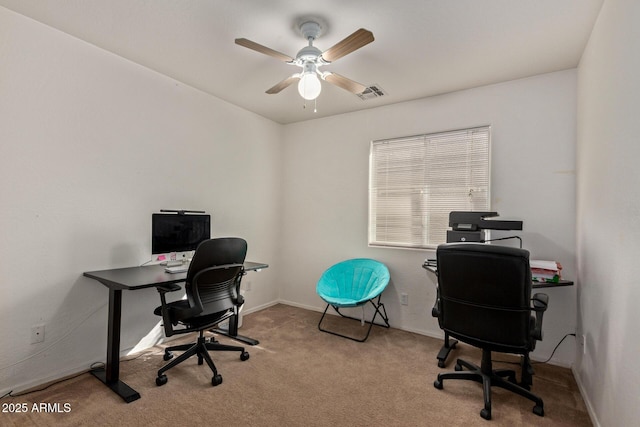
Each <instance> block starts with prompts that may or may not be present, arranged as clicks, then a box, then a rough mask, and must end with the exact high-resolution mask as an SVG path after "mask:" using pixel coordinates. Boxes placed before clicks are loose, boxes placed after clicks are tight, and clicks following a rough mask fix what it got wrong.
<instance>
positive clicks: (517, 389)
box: [433, 349, 544, 420]
mask: <svg viewBox="0 0 640 427" xmlns="http://www.w3.org/2000/svg"><path fill="white" fill-rule="evenodd" d="M463 368H466V369H468V370H467V371H464V370H463ZM525 369H526V367H525V365H524V363H523V373H522V375H523V382H525V381H526V380H525V379H524V378H526V376H525ZM455 370H456V371H457V372H445V373H441V374H438V379H436V380H435V381H434V383H433V386H434V387H435V388H437V389H439V390H442V388H443V384H442V383H443V381H444V380H449V379H451V380H471V381H476V382H479V383H481V384H482V390H483V395H484V408H483V409H482V410H481V411H480V416H481V417H482V418H484V419H485V420H490V419H491V387H500V388H504V389H506V390H509V391H511V392H513V393H516V394H519V395H520V396H523V397H526V398H527V399H529V400H531V401H533V402H534V403H535V406H534V407H533V413H534V414H536V415H539V416H541V417H542V416H544V403H543V401H542V399H541V398H540V397H538V396H536V395H535V394H533V393H531V392H530V391H529V387H530V382H529V384H526V383H525V384H523V386H521V385H519V384H518V383H517V381H516V373H515V371H513V370H510V369H497V370H493V367H492V363H491V351H489V350H485V349H483V350H482V365H481V367H478V366H476V365H474V364H473V363H469V362H467V361H465V360H462V359H458V361H457V362H456V367H455ZM528 374H530V372H528ZM529 381H530V375H529Z"/></svg>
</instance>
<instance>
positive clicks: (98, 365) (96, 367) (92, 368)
mask: <svg viewBox="0 0 640 427" xmlns="http://www.w3.org/2000/svg"><path fill="white" fill-rule="evenodd" d="M149 354H154V352H153V351H146V352H142V353H140V354H137V355H136V356H134V357H131V358H129V359H121V360H120V362H131V361H133V360H136V359H139V358H141V357H142V356H146V355H149ZM104 369H105V363H104V362H94V363H92V364H91V365H89V370H88V371H83V372H79V373H77V374H76V375H72V376H70V377H67V378H63V379H60V380H58V381H54V382H52V383H49V384H47V385H46V386H45V387H42V388H39V389H35V390H29V391H25V392H23V393H18V394H13V390H11V391H9V392H8V393H5V394H4V395H3V396H2V397H0V399H4V398H6V397H21V396H26V395H28V394H32V393H37V392H39V391H43V390H46V389H48V388H49V387H52V386H54V385H56V384H60V383H63V382H65V381H69V380H72V379H74V378H78V377H79V376H81V375H84V374H86V373H87V372H96V371H104Z"/></svg>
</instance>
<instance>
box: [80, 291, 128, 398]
mask: <svg viewBox="0 0 640 427" xmlns="http://www.w3.org/2000/svg"><path fill="white" fill-rule="evenodd" d="M121 321H122V290H120V289H111V288H109V325H108V336H107V365H106V367H105V370H104V371H92V372H91V373H92V374H93V376H94V377H96V378H98V379H99V380H100V381H102V382H103V383H104V384H105V385H106V386H107V387H109V388H110V389H111V390H113V391H114V392H116V393H117V394H118V396H120V397H122V398H123V399H124V401H125V402H127V403H130V402H133V401H134V400H137V399H140V393H138V392H137V391H135V390H134V389H132V388H131V387H129V386H128V385H127V384H125V383H124V382H122V381H120V325H121Z"/></svg>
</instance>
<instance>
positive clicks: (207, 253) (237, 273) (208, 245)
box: [186, 237, 247, 316]
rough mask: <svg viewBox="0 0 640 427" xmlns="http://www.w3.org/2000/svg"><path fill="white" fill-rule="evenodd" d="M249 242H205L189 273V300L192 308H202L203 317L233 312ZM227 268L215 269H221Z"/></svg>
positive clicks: (232, 240) (230, 239) (215, 240)
mask: <svg viewBox="0 0 640 427" xmlns="http://www.w3.org/2000/svg"><path fill="white" fill-rule="evenodd" d="M246 254H247V242H246V241H245V240H244V239H241V238H236V237H226V238H218V239H210V240H205V241H204V242H202V243H201V244H200V245H199V246H198V248H197V249H196V252H195V254H194V256H193V259H192V260H191V264H190V265H189V271H188V272H187V285H186V291H187V298H188V300H189V305H191V306H192V307H199V306H201V307H202V312H201V313H200V316H204V315H207V314H211V313H217V312H221V311H225V310H229V309H232V308H233V307H234V305H235V303H234V302H235V301H236V299H237V297H238V295H237V289H236V284H237V282H238V281H239V280H240V278H241V274H242V272H243V264H244V260H245V257H246ZM221 266H225V267H224V268H214V267H221Z"/></svg>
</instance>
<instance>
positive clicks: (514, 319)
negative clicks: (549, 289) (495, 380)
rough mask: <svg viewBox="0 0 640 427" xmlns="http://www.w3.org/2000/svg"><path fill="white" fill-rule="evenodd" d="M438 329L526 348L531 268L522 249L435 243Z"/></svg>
mask: <svg viewBox="0 0 640 427" xmlns="http://www.w3.org/2000/svg"><path fill="white" fill-rule="evenodd" d="M437 263H438V287H439V304H440V307H439V310H440V313H439V316H438V321H439V323H440V327H441V328H442V329H443V330H445V331H447V332H449V334H451V335H452V336H454V337H456V338H459V339H461V340H463V341H465V342H468V343H469V344H472V345H475V346H478V347H483V348H488V349H491V350H494V351H503V352H514V353H520V352H523V351H526V350H528V349H529V347H530V339H531V337H530V330H531V328H532V327H533V325H532V324H531V319H532V318H531V310H530V302H529V300H530V298H531V269H530V267H529V252H528V251H526V250H524V249H518V248H510V247H504V246H495V245H487V244H481V243H448V244H443V245H440V246H438V249H437Z"/></svg>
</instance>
